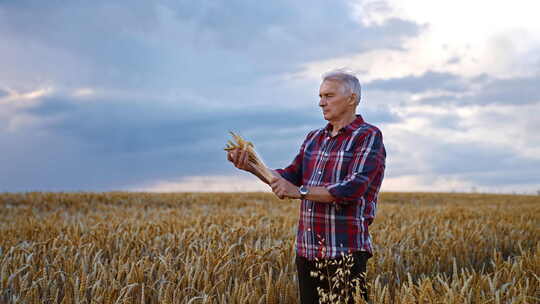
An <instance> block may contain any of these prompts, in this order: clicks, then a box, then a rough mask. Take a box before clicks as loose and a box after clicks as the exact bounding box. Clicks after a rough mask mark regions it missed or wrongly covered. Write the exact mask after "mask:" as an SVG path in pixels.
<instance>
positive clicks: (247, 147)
mask: <svg viewBox="0 0 540 304" xmlns="http://www.w3.org/2000/svg"><path fill="white" fill-rule="evenodd" d="M230 133H231V135H232V137H233V138H234V140H235V141H236V143H233V142H232V141H230V140H229V141H227V144H226V146H225V148H224V149H223V150H225V151H232V150H237V149H239V150H244V151H247V153H248V163H249V165H250V167H251V168H252V169H253V170H254V171H255V172H256V173H258V174H259V175H260V176H262V177H263V178H264V179H265V180H266V181H267V182H270V181H271V180H272V178H273V177H274V174H273V173H272V172H270V170H269V169H268V167H266V165H265V164H264V162H263V161H262V159H261V158H260V157H259V155H258V154H257V152H255V146H254V145H253V143H252V142H249V141H246V140H245V139H243V138H242V137H241V136H240V135H237V134H235V133H234V132H230Z"/></svg>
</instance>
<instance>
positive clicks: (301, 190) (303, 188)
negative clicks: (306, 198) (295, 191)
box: [299, 186, 308, 195]
mask: <svg viewBox="0 0 540 304" xmlns="http://www.w3.org/2000/svg"><path fill="white" fill-rule="evenodd" d="M299 191H300V194H302V195H306V194H307V193H308V189H307V187H306V186H302V187H300V189H299Z"/></svg>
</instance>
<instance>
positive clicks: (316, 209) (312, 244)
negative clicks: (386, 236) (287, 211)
mask: <svg viewBox="0 0 540 304" xmlns="http://www.w3.org/2000/svg"><path fill="white" fill-rule="evenodd" d="M331 131H332V125H330V124H328V125H327V126H326V127H325V128H322V129H318V130H314V131H311V132H309V134H308V135H307V137H306V139H305V140H304V143H303V144H302V146H301V148H300V152H299V153H298V155H297V156H296V157H295V159H294V160H293V162H292V164H291V165H289V166H288V167H286V168H284V169H278V170H276V171H277V172H278V173H279V174H280V175H281V176H283V177H284V178H285V179H287V180H288V181H290V182H291V183H293V184H295V185H296V186H301V185H305V186H308V187H310V186H311V187H316V186H319V187H321V186H322V187H326V189H328V191H329V192H330V194H331V195H332V196H334V197H335V199H336V200H335V201H334V202H333V203H320V202H315V201H311V200H302V203H301V206H300V218H299V222H298V231H297V235H296V254H297V255H299V256H302V257H305V258H308V259H310V260H313V259H314V258H316V257H317V258H335V257H339V256H341V253H343V254H347V253H350V252H354V251H366V252H368V253H370V254H372V252H373V247H372V241H371V237H370V235H369V231H368V226H369V225H370V224H371V223H372V222H373V219H374V217H375V211H376V208H377V195H378V192H379V188H380V186H381V183H382V180H383V176H384V169H385V159H386V151H385V149H384V145H383V139H382V133H381V131H380V130H379V129H378V128H377V127H375V126H373V125H370V124H368V123H366V122H364V120H363V119H362V116H360V115H357V117H356V119H355V120H354V121H353V122H352V123H350V124H349V125H347V126H346V127H344V128H342V129H341V130H339V132H338V134H337V135H335V136H333V137H332V135H331Z"/></svg>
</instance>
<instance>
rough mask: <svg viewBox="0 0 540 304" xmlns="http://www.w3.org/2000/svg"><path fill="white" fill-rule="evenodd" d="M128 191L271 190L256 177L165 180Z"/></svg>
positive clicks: (206, 177) (198, 177)
mask: <svg viewBox="0 0 540 304" xmlns="http://www.w3.org/2000/svg"><path fill="white" fill-rule="evenodd" d="M128 190H131V191H144V192H258V191H264V192H269V191H270V190H271V189H270V187H269V186H268V185H266V184H264V183H263V182H261V181H259V180H258V179H257V178H256V177H254V176H250V177H240V176H233V177H231V176H190V177H185V178H182V179H180V180H176V181H171V180H165V181H157V182H155V183H152V184H151V185H146V186H134V187H131V188H128Z"/></svg>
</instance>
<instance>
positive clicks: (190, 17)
mask: <svg viewBox="0 0 540 304" xmlns="http://www.w3.org/2000/svg"><path fill="white" fill-rule="evenodd" d="M535 3H536V2H535V1H529V0H514V1H511V2H508V1H479V0H476V1H465V0H461V1H457V0H456V1H422V0H388V1H378V0H377V1H372V0H370V1H360V0H358V1H353V0H351V1H326V0H311V1H286V0H276V1H266V2H260V1H259V2H257V1H246V0H227V1H225V0H216V1H173V0H162V1H161V0H160V1H146V0H130V1H101V0H95V1H82V0H80V1H41V0H33V1H31V0H17V1H15V0H12V1H9V0H8V1H0V41H1V43H0V147H1V153H0V170H1V174H0V192H3V191H8V192H16V191H110V190H132V191H244V190H248V191H249V190H264V189H266V187H265V185H263V184H261V183H259V182H257V181H256V180H255V179H254V178H252V177H251V176H249V175H248V174H247V173H243V172H237V171H236V170H234V168H233V167H232V166H231V165H230V164H229V163H228V162H227V161H226V160H225V154H224V152H223V151H222V148H223V146H224V143H225V141H226V140H227V139H228V137H229V136H228V134H227V131H228V130H235V131H237V132H239V133H240V134H242V135H243V136H244V137H246V138H248V139H249V140H252V141H253V142H254V143H255V145H256V147H257V150H258V151H259V153H260V154H261V155H262V157H263V158H264V160H265V161H266V163H267V164H268V166H270V167H272V168H278V167H283V166H286V165H288V164H289V163H290V161H291V160H292V159H293V157H294V156H295V153H296V152H297V151H298V148H299V146H300V144H301V142H302V140H303V139H304V137H305V135H306V134H307V132H308V131H309V130H312V129H315V128H319V127H322V126H324V125H325V123H326V122H325V121H324V120H323V118H322V115H321V112H320V110H319V108H318V106H317V104H318V96H317V95H318V87H319V84H320V76H321V74H322V73H324V72H326V71H328V70H331V69H334V68H348V69H350V70H353V71H355V72H356V73H357V75H358V77H359V79H360V81H361V83H362V85H363V96H362V102H361V104H360V107H359V113H360V114H362V115H363V116H364V118H365V119H366V120H367V121H368V122H370V123H372V124H374V125H377V126H379V127H380V128H381V130H382V131H383V134H384V141H385V145H386V149H387V153H388V156H387V169H386V178H385V180H384V182H383V190H385V191H467V192H468V191H472V190H475V191H479V192H509V193H511V192H518V193H536V191H537V190H539V189H540V132H539V131H540V119H539V118H538V115H539V113H540V21H539V20H540V19H539V18H538V17H537V12H538V11H540V4H535Z"/></svg>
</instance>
